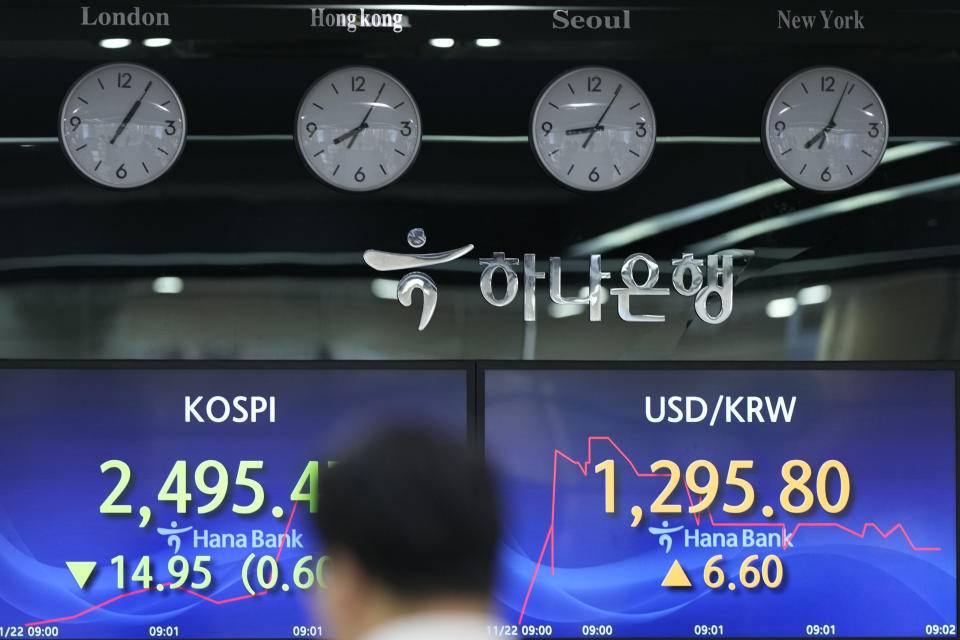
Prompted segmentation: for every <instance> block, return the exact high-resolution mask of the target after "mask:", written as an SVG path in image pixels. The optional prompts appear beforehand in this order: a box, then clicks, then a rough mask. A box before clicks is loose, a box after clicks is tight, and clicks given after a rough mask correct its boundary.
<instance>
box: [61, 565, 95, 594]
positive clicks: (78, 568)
mask: <svg viewBox="0 0 960 640" xmlns="http://www.w3.org/2000/svg"><path fill="white" fill-rule="evenodd" d="M96 568H97V563H96V562H71V561H69V560H68V561H67V569H70V573H71V574H72V575H73V579H74V580H76V581H77V585H78V586H79V587H80V588H81V589H83V587H84V586H86V584H87V580H89V579H90V574H92V573H93V570H94V569H96Z"/></svg>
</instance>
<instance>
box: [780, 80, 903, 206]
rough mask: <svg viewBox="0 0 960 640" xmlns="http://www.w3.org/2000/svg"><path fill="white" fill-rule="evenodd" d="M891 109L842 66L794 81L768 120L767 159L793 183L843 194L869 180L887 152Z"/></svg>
mask: <svg viewBox="0 0 960 640" xmlns="http://www.w3.org/2000/svg"><path fill="white" fill-rule="evenodd" d="M888 127H889V122H888V120H887V111H886V109H885V108H884V106H883V102H882V101H881V100H880V96H878V95H877V92H876V91H874V89H873V87H871V86H870V85H869V84H868V83H867V81H866V80H864V79H863V78H861V77H860V76H858V75H857V74H855V73H851V72H850V71H847V70H845V69H839V68H837V67H815V68H812V69H806V70H804V71H801V72H799V73H797V74H795V75H794V76H792V77H790V78H789V79H788V80H787V81H786V82H784V83H783V84H782V85H780V88H778V89H777V90H776V91H775V92H774V94H773V97H771V98H770V103H769V104H768V105H767V110H766V113H765V115H764V119H763V139H764V143H765V148H766V151H767V155H769V156H770V159H771V160H772V161H773V164H774V165H775V166H776V167H777V168H778V169H779V170H780V172H781V173H782V174H783V176H784V178H786V179H787V180H788V181H789V182H791V183H793V184H795V185H798V186H801V187H806V188H807V189H813V190H816V191H839V190H841V189H846V188H848V187H852V186H854V185H856V184H858V183H860V182H862V181H863V180H865V179H866V178H867V176H869V175H870V174H871V173H873V170H874V169H876V168H877V165H878V164H879V163H880V159H881V158H882V157H883V152H884V150H885V149H886V148H887V130H888Z"/></svg>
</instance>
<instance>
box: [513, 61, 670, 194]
mask: <svg viewBox="0 0 960 640" xmlns="http://www.w3.org/2000/svg"><path fill="white" fill-rule="evenodd" d="M656 138H657V124H656V119H655V118H654V115H653V108H652V107H651V106H650V101H649V100H648V99H647V96H646V94H645V93H644V92H643V90H642V89H641V88H640V87H639V86H638V85H637V83H635V82H634V81H633V80H631V79H630V78H628V77H627V76H625V75H624V74H622V73H620V72H619V71H615V70H613V69H607V68H605V67H582V68H579V69H574V70H572V71H568V72H566V73H564V74H563V75H561V76H560V77H558V78H557V79H556V80H554V81H553V82H551V83H550V84H549V85H547V88H546V89H544V90H543V92H542V93H541V94H540V97H539V98H538V99H537V102H536V104H535V106H534V108H533V117H532V118H531V120H530V143H531V145H532V146H533V151H534V154H535V155H536V156H537V159H538V160H539V161H540V164H541V165H542V166H543V168H544V169H546V170H547V173H549V174H550V175H551V176H553V177H554V178H556V179H557V180H559V181H560V183H561V184H563V185H566V186H568V187H571V188H573V189H578V190H581V191H606V190H608V189H615V188H617V187H620V186H623V185H625V184H626V183H628V182H629V181H630V180H632V179H634V178H635V177H637V175H638V174H639V173H640V172H641V171H642V170H643V168H644V167H645V166H646V164H647V161H649V160H650V154H651V153H653V147H654V144H655V142H656Z"/></svg>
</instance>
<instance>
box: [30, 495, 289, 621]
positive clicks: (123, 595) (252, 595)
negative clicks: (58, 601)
mask: <svg viewBox="0 0 960 640" xmlns="http://www.w3.org/2000/svg"><path fill="white" fill-rule="evenodd" d="M297 504H298V503H297V502H294V503H293V508H292V509H291V510H290V517H289V518H287V526H286V528H285V529H284V530H283V537H282V538H281V539H280V544H279V545H278V548H277V555H276V556H275V557H274V560H275V561H277V562H279V561H280V553H281V552H282V551H283V546H284V544H285V543H286V541H287V534H288V533H289V532H290V524H291V523H292V522H293V515H294V514H295V513H296V512H297ZM162 584H163V586H164V588H166V587H169V586H170V585H171V584H173V583H172V582H164V583H162ZM157 586H159V585H157ZM157 586H153V587H147V588H146V589H139V590H137V591H131V592H129V593H121V594H120V595H118V596H114V597H112V598H110V599H109V600H104V601H103V602H101V603H100V604H95V605H94V606H92V607H90V608H89V609H84V610H83V611H81V612H79V613H75V614H73V615H70V616H64V617H62V618H52V619H50V620H38V621H35V622H27V623H26V624H24V626H25V627H31V626H34V625H39V624H53V623H54V622H64V621H66V620H73V619H75V618H79V617H80V616H83V615H86V614H88V613H90V612H91V611H96V610H97V609H100V608H102V607H105V606H107V605H108V604H110V603H112V602H116V601H117V600H122V599H123V598H129V597H130V596H135V595H138V594H141V593H147V592H149V591H156V590H157ZM175 589H177V590H179V591H183V592H185V593H189V594H190V595H192V596H196V597H198V598H200V599H201V600H206V601H207V602H210V603H213V604H227V603H228V602H238V601H240V600H247V599H249V598H256V597H257V596H262V595H264V594H265V593H267V591H266V589H264V590H263V591H258V592H257V593H248V594H246V595H242V596H237V597H235V598H227V599H225V600H214V599H213V598H211V597H209V596H205V595H203V594H202V593H197V592H196V591H191V590H190V589H187V588H186V587H175Z"/></svg>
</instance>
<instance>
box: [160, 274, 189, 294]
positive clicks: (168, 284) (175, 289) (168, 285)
mask: <svg viewBox="0 0 960 640" xmlns="http://www.w3.org/2000/svg"><path fill="white" fill-rule="evenodd" d="M181 291H183V279H181V278H178V277H176V276H163V277H160V278H156V279H155V280H154V281H153V292H154V293H180V292H181Z"/></svg>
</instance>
